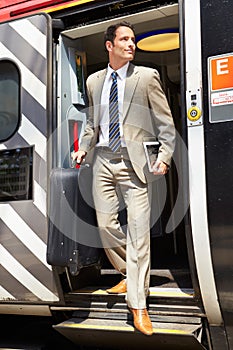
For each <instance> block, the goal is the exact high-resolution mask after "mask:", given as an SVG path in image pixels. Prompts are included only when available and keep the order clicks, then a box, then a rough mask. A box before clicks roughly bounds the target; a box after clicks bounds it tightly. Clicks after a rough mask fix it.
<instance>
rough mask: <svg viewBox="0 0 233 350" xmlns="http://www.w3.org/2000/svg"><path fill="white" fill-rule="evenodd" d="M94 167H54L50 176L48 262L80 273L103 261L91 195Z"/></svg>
mask: <svg viewBox="0 0 233 350" xmlns="http://www.w3.org/2000/svg"><path fill="white" fill-rule="evenodd" d="M91 177H92V175H91V169H90V168H88V167H87V166H81V168H80V169H61V168H58V169H53V170H52V172H51V176H50V200H49V207H50V208H49V231H48V242H47V243H48V244H47V262H48V263H49V264H50V265H53V266H62V267H68V268H69V270H70V273H71V274H72V275H77V274H78V273H79V272H80V270H81V269H82V268H83V267H87V266H90V265H99V264H100V262H99V261H100V249H99V248H98V247H100V246H101V242H100V239H99V234H98V229H97V223H96V216H95V210H94V208H93V202H92V197H91V193H92V191H91V183H92V180H91Z"/></svg>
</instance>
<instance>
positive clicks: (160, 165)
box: [153, 161, 168, 175]
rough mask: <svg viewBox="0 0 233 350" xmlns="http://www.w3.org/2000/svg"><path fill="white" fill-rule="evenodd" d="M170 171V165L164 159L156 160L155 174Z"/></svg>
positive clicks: (163, 173)
mask: <svg viewBox="0 0 233 350" xmlns="http://www.w3.org/2000/svg"><path fill="white" fill-rule="evenodd" d="M167 172H168V165H167V164H165V163H164V162H162V161H156V163H155V164H154V166H153V174H154V175H165V174H166V173H167Z"/></svg>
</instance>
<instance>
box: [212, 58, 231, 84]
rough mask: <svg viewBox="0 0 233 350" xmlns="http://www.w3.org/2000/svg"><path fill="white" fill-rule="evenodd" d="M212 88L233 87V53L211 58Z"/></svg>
mask: <svg viewBox="0 0 233 350" xmlns="http://www.w3.org/2000/svg"><path fill="white" fill-rule="evenodd" d="M210 72H211V90H212V91H214V90H222V89H231V88H233V55H228V56H226V55H224V56H221V57H220V56H218V57H217V58H212V59H211V60H210Z"/></svg>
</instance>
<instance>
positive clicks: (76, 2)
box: [42, 0, 95, 13]
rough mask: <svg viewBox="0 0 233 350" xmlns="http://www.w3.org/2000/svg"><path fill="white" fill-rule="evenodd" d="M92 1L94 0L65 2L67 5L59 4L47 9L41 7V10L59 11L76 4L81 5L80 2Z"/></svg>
mask: <svg viewBox="0 0 233 350" xmlns="http://www.w3.org/2000/svg"><path fill="white" fill-rule="evenodd" d="M92 1H95V0H79V1H74V2H72V3H70V4H67V5H59V6H57V7H53V8H49V9H45V10H44V9H42V11H43V12H47V13H49V12H54V11H60V10H64V9H66V8H69V7H74V6H76V5H81V4H85V3H87V2H92Z"/></svg>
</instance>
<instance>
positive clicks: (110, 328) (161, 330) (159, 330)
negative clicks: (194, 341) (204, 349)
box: [61, 323, 191, 334]
mask: <svg viewBox="0 0 233 350" xmlns="http://www.w3.org/2000/svg"><path fill="white" fill-rule="evenodd" d="M61 326H62V327H67V328H80V329H96V330H106V331H123V332H126V331H127V332H134V331H135V328H134V327H132V326H128V327H127V326H105V325H93V324H91V325H88V324H82V323H62V325H61ZM153 332H154V333H165V334H191V332H188V331H184V330H181V329H166V328H153Z"/></svg>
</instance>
